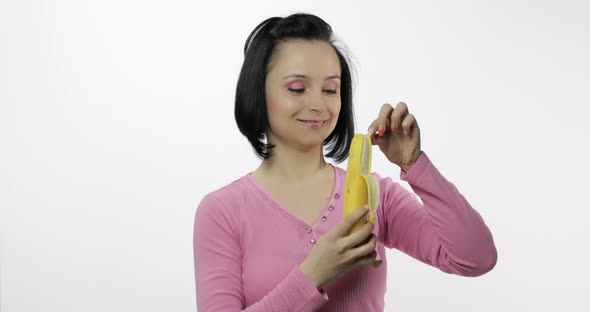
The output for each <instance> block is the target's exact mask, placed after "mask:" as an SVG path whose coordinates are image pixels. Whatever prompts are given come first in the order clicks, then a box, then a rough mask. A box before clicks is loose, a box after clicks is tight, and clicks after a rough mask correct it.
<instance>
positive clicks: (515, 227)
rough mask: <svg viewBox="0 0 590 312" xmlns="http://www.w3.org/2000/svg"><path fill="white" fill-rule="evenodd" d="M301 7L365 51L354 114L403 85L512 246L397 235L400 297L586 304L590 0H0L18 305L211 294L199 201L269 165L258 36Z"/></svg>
mask: <svg viewBox="0 0 590 312" xmlns="http://www.w3.org/2000/svg"><path fill="white" fill-rule="evenodd" d="M295 12H307V13H313V14H316V15H318V16H320V17H321V18H323V19H324V20H325V21H326V22H328V23H329V24H330V25H331V26H332V27H333V28H334V30H335V32H336V34H337V35H338V37H339V38H340V39H342V41H343V42H344V43H345V44H346V45H347V47H348V48H349V50H350V52H351V53H352V55H353V57H354V62H355V68H356V73H357V76H358V81H357V84H356V89H355V94H354V99H355V105H356V106H355V112H356V116H357V119H356V125H357V126H358V128H357V130H358V132H364V131H366V128H367V126H368V124H369V122H370V121H371V120H372V119H373V118H375V117H376V115H377V112H378V110H379V107H380V106H381V105H382V104H383V103H386V102H387V103H391V104H396V103H397V102H398V101H405V102H406V103H407V104H408V106H409V108H410V112H412V113H413V114H414V115H415V116H416V118H417V120H418V123H419V125H420V127H421V130H422V149H423V150H424V151H425V152H427V153H428V155H429V156H430V158H431V160H432V161H433V163H434V164H435V165H436V166H437V168H438V169H439V170H440V171H441V173H443V175H444V176H445V177H446V178H447V179H449V180H450V181H451V182H453V183H454V184H455V185H456V186H457V187H458V188H459V190H460V191H461V192H462V194H464V195H465V196H466V198H467V199H468V200H469V201H470V203H471V204H472V205H473V207H474V208H475V209H476V210H477V211H478V212H480V214H481V215H482V216H483V217H484V220H485V221H486V223H487V225H488V226H489V227H490V229H491V230H492V233H493V235H494V239H495V242H496V246H497V248H498V253H499V258H498V263H497V265H496V267H495V268H494V270H493V271H491V272H490V273H488V274H486V275H484V276H482V277H479V278H466V277H460V276H456V275H450V274H445V273H443V272H442V271H439V270H437V269H435V268H433V267H430V266H428V265H425V264H423V263H421V262H419V261H417V260H415V259H413V258H411V257H409V256H407V255H405V254H403V253H401V252H399V251H398V250H388V254H387V256H388V258H389V267H388V270H389V272H388V289H387V296H386V298H385V300H386V310H387V311H434V310H435V309H437V310H438V311H451V310H452V311H520V310H523V311H524V310H526V311H541V310H543V311H557V310H560V311H589V309H590V303H588V300H587V295H588V289H589V288H588V278H590V274H589V273H590V269H589V268H588V266H589V264H590V248H589V240H588V238H589V237H590V235H589V230H588V224H589V221H588V217H589V215H590V214H589V213H588V211H589V209H590V206H589V205H588V202H587V200H586V198H587V197H586V196H587V194H588V193H589V190H588V186H589V183H588V182H587V177H588V175H589V173H590V170H589V167H590V166H588V164H587V159H588V158H589V157H590V152H589V149H588V143H584V142H587V136H588V134H590V131H589V130H590V126H589V125H588V123H589V117H590V116H589V115H590V114H589V108H588V105H589V104H590V94H589V92H590V91H589V89H590V83H589V81H590V78H589V73H590V57H589V56H590V39H589V38H590V3H589V2H587V1H383V2H371V1H359V2H355V3H354V4H347V3H344V2H342V1H330V2H320V1H316V2H315V3H312V1H297V2H296V3H294V4H290V3H287V2H277V1H243V2H239V3H238V2H235V3H231V4H230V3H227V4H226V3H224V2H223V1H215V2H207V3H202V2H199V1H179V0H175V1H170V0H168V1H139V0H117V1H113V0H109V1H80V0H70V1H65V0H59V1H58V0H53V1H32V0H29V1H27V0H19V1H8V0H4V1H2V2H0V213H1V214H0V230H1V258H0V263H1V267H0V271H1V278H0V280H1V283H0V298H1V303H0V304H1V310H2V311H3V312H19V311H194V310H195V287H194V271H193V254H192V231H193V228H192V227H193V218H194V213H195V211H196V206H197V205H198V203H199V201H200V200H201V198H202V197H203V196H204V195H205V194H206V193H208V192H210V191H213V190H215V189H217V188H219V187H221V186H223V185H226V184H228V183H230V182H231V181H233V180H235V179H237V178H239V177H241V176H242V175H244V174H246V173H248V172H250V171H252V170H253V169H255V168H256V166H257V165H258V164H259V160H258V159H257V158H256V157H255V155H254V153H253V151H252V149H251V147H250V145H249V144H248V142H247V140H246V139H245V138H244V137H243V136H241V134H240V133H239V131H238V129H237V127H236V124H235V121H234V116H233V109H234V96H235V87H236V82H237V78H238V73H239V70H240V66H241V64H242V61H243V46H244V41H245V40H246V37H247V36H248V34H249V33H250V31H251V30H252V29H253V28H254V27H255V26H256V25H258V24H259V23H260V22H261V21H263V20H264V19H266V18H268V17H271V16H283V17H284V16H287V15H289V14H291V13H295ZM374 151H375V153H374V155H375V156H374V163H373V169H374V170H375V171H377V172H380V173H381V174H382V175H384V176H391V177H393V179H394V180H396V181H399V168H397V167H395V165H393V164H389V163H388V162H387V161H386V159H385V157H383V156H382V155H381V154H380V152H379V150H378V149H377V148H375V149H374ZM339 166H341V167H342V168H346V162H344V163H341V164H339ZM400 183H402V185H404V187H408V188H409V185H407V184H406V183H405V182H400Z"/></svg>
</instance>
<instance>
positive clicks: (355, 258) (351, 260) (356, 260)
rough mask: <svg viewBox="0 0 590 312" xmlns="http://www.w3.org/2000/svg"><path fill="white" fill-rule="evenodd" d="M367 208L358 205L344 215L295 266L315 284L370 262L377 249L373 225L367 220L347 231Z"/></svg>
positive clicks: (365, 212)
mask: <svg viewBox="0 0 590 312" xmlns="http://www.w3.org/2000/svg"><path fill="white" fill-rule="evenodd" d="M367 212H368V209H367V208H359V209H356V210H354V211H353V212H352V213H350V214H348V215H347V216H346V217H344V219H342V221H340V222H339V223H338V224H336V225H335V226H334V227H333V228H332V229H331V230H330V231H329V232H327V233H326V234H324V235H323V236H322V237H320V239H319V240H318V241H317V243H316V244H315V246H314V247H313V248H312V249H311V250H310V251H309V254H308V255H307V257H306V258H305V260H303V262H302V263H301V264H300V265H299V269H300V270H301V271H302V272H303V274H305V276H307V278H309V280H310V281H311V282H312V283H313V284H314V285H315V286H316V287H317V288H321V287H322V286H323V285H325V284H326V283H328V282H329V281H331V280H333V279H335V278H337V277H338V276H340V275H342V274H343V273H346V272H347V271H349V270H350V269H352V268H354V267H356V266H359V265H365V264H371V265H372V264H373V262H374V261H375V257H376V256H377V252H376V251H375V246H377V238H376V237H375V235H373V234H372V231H373V224H371V223H369V222H367V224H365V225H364V226H363V227H362V228H361V229H360V230H359V231H357V232H354V233H351V234H350V235H348V234H347V233H348V230H349V229H350V228H351V227H352V225H353V224H354V223H355V222H356V221H357V220H360V218H363V217H364V218H366V216H367Z"/></svg>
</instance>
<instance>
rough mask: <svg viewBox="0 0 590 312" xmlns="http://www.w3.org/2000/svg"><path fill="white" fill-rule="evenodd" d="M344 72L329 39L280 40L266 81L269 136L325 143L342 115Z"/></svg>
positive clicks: (276, 140) (303, 144) (299, 143)
mask: <svg viewBox="0 0 590 312" xmlns="http://www.w3.org/2000/svg"><path fill="white" fill-rule="evenodd" d="M340 75H341V68H340V62H339V61H338V56H337V54H336V52H335V51H334V48H332V46H331V45H330V44H329V43H327V42H323V41H309V40H301V39H294V40H290V41H287V42H284V43H283V44H281V47H280V48H279V50H278V51H277V52H276V53H275V54H274V56H273V57H272V59H271V60H270V63H269V67H268V71H267V76H266V81H265V86H266V105H267V112H268V119H269V124H270V129H268V131H267V135H268V138H269V142H271V143H273V144H278V145H280V144H288V145H292V146H294V147H296V148H299V149H309V148H312V147H317V146H318V145H320V146H321V144H322V143H323V142H324V140H325V139H326V138H327V137H328V136H329V135H330V133H332V131H333V130H334V128H335V127H336V122H337V121H338V114H339V113H340V105H341V103H340Z"/></svg>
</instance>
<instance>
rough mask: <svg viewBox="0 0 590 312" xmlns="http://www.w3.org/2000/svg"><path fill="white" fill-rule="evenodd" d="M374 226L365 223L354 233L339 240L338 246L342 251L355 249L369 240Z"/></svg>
mask: <svg viewBox="0 0 590 312" xmlns="http://www.w3.org/2000/svg"><path fill="white" fill-rule="evenodd" d="M373 228H374V225H373V224H371V223H369V222H367V224H365V225H363V227H362V228H361V229H360V230H359V231H356V232H354V233H350V234H349V235H348V236H345V237H343V238H341V240H340V242H339V244H340V246H341V247H342V250H343V251H346V250H348V249H352V248H355V247H357V246H359V245H362V244H363V243H364V242H366V241H367V240H369V239H370V238H371V234H372V232H373Z"/></svg>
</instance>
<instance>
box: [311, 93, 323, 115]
mask: <svg viewBox="0 0 590 312" xmlns="http://www.w3.org/2000/svg"><path fill="white" fill-rule="evenodd" d="M324 100H325V99H324V97H323V96H322V94H321V92H320V95H316V94H313V95H310V97H309V99H308V102H307V108H308V109H309V110H310V111H315V112H322V111H324V110H325V108H326V105H325V103H324Z"/></svg>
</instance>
